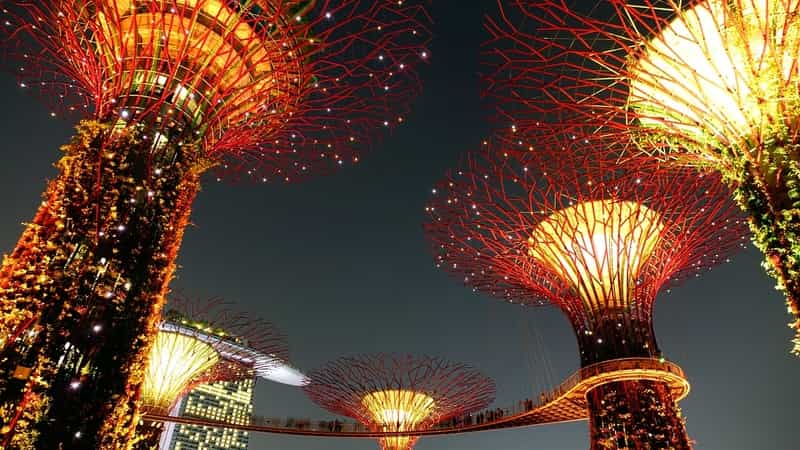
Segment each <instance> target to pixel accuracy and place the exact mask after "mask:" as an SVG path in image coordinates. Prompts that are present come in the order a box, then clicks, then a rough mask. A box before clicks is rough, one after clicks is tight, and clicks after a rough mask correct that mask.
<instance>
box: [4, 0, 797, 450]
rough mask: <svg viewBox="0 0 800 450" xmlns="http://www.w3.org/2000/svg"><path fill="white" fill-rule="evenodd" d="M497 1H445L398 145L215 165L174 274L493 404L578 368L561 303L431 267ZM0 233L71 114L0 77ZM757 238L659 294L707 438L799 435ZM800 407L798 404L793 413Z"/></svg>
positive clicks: (499, 443)
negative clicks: (492, 294) (305, 168)
mask: <svg viewBox="0 0 800 450" xmlns="http://www.w3.org/2000/svg"><path fill="white" fill-rule="evenodd" d="M495 8H496V7H495V4H494V1H493V0H481V1H478V0H469V1H464V0H461V1H456V0H437V1H436V2H434V4H433V6H432V7H431V13H432V15H433V17H434V20H435V22H436V23H435V32H436V39H435V41H434V43H433V45H432V48H431V50H432V58H431V61H430V65H429V67H427V68H425V69H424V70H423V72H422V77H423V81H424V83H425V88H424V93H423V95H422V96H421V97H419V98H418V99H417V100H416V102H415V104H414V112H413V113H412V114H411V115H409V116H408V117H407V119H408V120H407V121H406V124H405V125H404V126H403V127H401V128H400V129H398V130H397V131H396V132H395V133H394V134H393V135H392V136H389V137H388V138H387V139H386V140H385V143H384V144H382V145H380V146H378V148H376V149H374V151H373V152H371V153H370V154H369V155H365V156H364V157H363V158H362V162H361V163H359V165H358V166H356V167H349V168H346V169H344V170H342V171H341V172H340V173H338V174H336V175H332V176H328V177H322V178H317V179H313V180H311V181H309V182H306V183H303V184H296V185H255V186H253V185H247V184H239V185H237V184H224V183H217V182H215V181H212V180H211V179H210V178H209V179H207V180H206V183H205V185H204V189H203V191H202V192H201V193H200V195H199V197H198V199H197V201H196V202H195V208H194V213H193V215H192V219H193V222H194V225H193V226H192V227H191V228H190V229H189V230H188V231H187V233H186V237H185V240H184V243H183V248H182V250H181V256H180V260H179V263H180V266H181V267H180V268H179V270H178V273H177V278H176V279H175V281H174V282H173V285H172V286H173V288H179V289H181V290H183V291H184V292H185V293H186V294H189V295H192V296H197V297H210V296H216V295H219V296H223V297H225V298H227V299H228V300H230V301H232V302H234V303H235V304H236V305H237V307H239V308H241V309H243V310H246V311H250V312H252V314H253V315H254V316H260V317H263V318H265V319H268V320H270V321H272V322H274V323H275V324H276V325H277V326H278V327H279V328H281V329H282V330H283V331H284V332H285V333H286V334H287V335H288V338H289V344H290V349H291V354H292V363H293V364H294V365H295V366H297V367H299V368H301V369H303V370H305V371H310V370H311V369H313V368H315V367H318V366H319V365H321V364H323V363H325V362H326V361H328V360H330V359H335V358H338V357H340V356H343V355H352V354H360V353H371V352H379V351H382V352H405V353H413V354H430V355H437V356H443V357H445V358H448V359H452V360H455V361H463V362H467V363H470V364H472V365H474V366H475V367H476V368H478V369H480V370H481V371H483V372H484V373H486V374H487V375H489V376H491V377H492V378H494V379H495V381H496V383H497V387H498V395H497V401H496V403H495V405H496V406H500V407H504V406H510V405H511V404H512V403H514V402H516V401H517V400H520V399H523V398H526V397H530V398H535V397H536V396H537V395H538V392H540V391H541V390H543V389H544V388H545V387H549V386H555V385H556V384H558V383H559V382H560V380H562V379H564V378H566V377H567V376H568V375H569V374H570V373H572V372H573V371H574V370H575V369H576V368H577V367H578V364H579V362H578V353H577V345H576V343H575V338H574V336H573V335H572V332H571V330H570V327H569V325H568V323H567V321H566V319H564V318H563V317H562V316H561V314H560V313H559V312H558V311H557V310H556V309H554V308H539V309H535V308H525V307H520V306H516V305H510V304H506V303H503V302H501V301H498V300H495V299H493V298H489V297H487V296H484V295H478V294H473V293H472V292H471V291H470V289H468V288H466V287H464V286H462V285H461V283H460V282H459V281H458V280H456V279H454V278H450V277H449V276H448V275H447V274H446V273H445V272H443V271H440V270H437V269H436V268H435V267H434V264H433V259H432V257H431V254H430V253H429V251H428V247H427V244H426V243H425V241H424V239H423V235H422V228H421V223H422V221H423V219H424V216H423V207H424V203H425V201H426V199H427V198H428V195H429V193H430V189H431V187H432V186H433V184H434V183H435V182H436V180H437V179H438V178H439V177H441V176H442V175H443V174H444V172H445V171H446V170H447V169H448V168H450V167H453V166H454V165H455V164H456V163H457V161H458V155H459V153H461V152H464V151H467V150H470V149H473V148H476V147H477V145H478V144H479V142H480V140H481V139H482V138H483V137H485V136H486V135H487V134H488V133H489V132H490V130H491V127H490V125H489V121H488V120H487V116H488V114H487V108H486V105H482V104H481V100H480V96H479V92H480V81H479V72H480V70H481V68H480V65H479V53H478V50H479V45H480V43H481V42H482V41H483V40H484V38H485V35H484V32H483V29H482V16H483V14H485V13H492V12H494V11H495ZM0 94H1V95H2V98H3V105H4V108H2V112H1V113H0V114H2V120H0V133H2V136H4V138H5V139H4V142H3V151H2V154H1V155H0V187H2V188H1V189H0V203H1V204H2V205H4V208H3V214H2V215H1V216H0V217H1V218H2V220H0V248H1V249H2V250H3V252H8V251H10V250H11V249H12V248H13V246H14V244H15V243H16V240H17V238H18V237H19V235H20V233H21V231H22V229H23V227H22V225H21V223H22V222H25V221H28V220H30V219H31V218H32V217H33V214H34V212H35V210H36V208H37V206H38V204H39V202H40V194H41V192H42V191H43V190H44V188H45V183H46V180H47V179H48V178H52V177H53V176H54V175H55V173H56V171H55V169H54V168H53V165H52V164H53V163H54V162H55V161H56V160H57V158H58V157H59V152H58V147H59V145H61V144H62V143H64V142H66V140H67V139H68V137H69V135H70V134H71V132H72V124H71V123H68V122H65V121H62V120H59V119H52V118H50V117H49V114H48V111H47V110H46V109H44V107H42V106H40V104H39V103H38V102H37V101H36V100H35V99H34V98H31V97H29V96H28V95H26V94H25V93H23V92H22V91H21V90H20V89H19V88H17V87H16V84H15V83H14V81H13V80H12V79H11V78H10V77H8V76H3V77H2V78H0ZM759 258H760V255H759V254H758V252H757V251H756V250H754V249H753V248H752V247H751V248H749V249H748V250H747V251H745V252H743V253H740V254H738V255H737V256H736V257H735V258H734V260H733V262H732V263H730V264H726V265H724V266H722V267H718V268H715V269H714V270H713V271H711V272H710V273H708V274H706V275H704V276H703V277H702V278H700V279H696V280H691V281H689V282H688V283H685V284H684V285H682V286H681V287H680V288H677V289H674V290H673V291H672V293H671V294H668V295H662V296H661V297H660V298H659V300H658V301H657V302H656V317H655V321H656V333H657V337H658V340H659V343H660V345H661V347H662V350H663V351H664V353H665V355H666V356H667V357H668V358H669V359H671V360H673V361H675V362H677V363H678V364H680V365H681V366H682V367H683V368H684V370H685V371H686V373H687V376H688V377H689V380H690V382H691V383H692V392H691V394H690V396H689V397H688V399H686V400H685V401H683V402H682V403H681V407H682V409H683V412H684V414H685V415H686V416H687V419H688V424H687V427H688V431H689V434H690V436H691V437H692V438H693V439H695V440H696V441H697V446H696V448H698V449H708V450H717V449H719V450H723V449H724V450H751V449H776V450H790V449H797V448H798V447H799V446H800V444H797V443H796V442H795V443H794V444H792V442H793V440H792V438H796V435H797V431H796V429H795V427H796V426H797V422H796V417H797V411H798V410H797V405H798V403H800V389H798V387H797V385H796V382H797V380H800V359H798V358H794V357H792V356H790V355H789V352H788V350H789V348H790V346H789V339H790V337H791V335H792V333H791V330H790V329H789V328H788V327H786V325H785V324H786V323H787V322H788V321H789V316H788V315H787V314H786V313H785V307H784V305H783V299H782V296H781V295H780V294H779V293H778V292H776V291H775V290H774V289H773V283H772V281H771V280H770V279H769V278H768V277H767V276H766V275H765V274H764V273H763V271H762V270H761V268H760V266H759ZM255 410H256V414H258V415H262V416H273V417H288V416H291V417H310V418H314V419H325V418H328V417H331V416H330V415H329V414H327V413H326V412H324V411H321V410H320V409H319V408H317V407H316V406H315V405H314V404H313V403H311V402H310V401H309V400H307V399H306V398H305V397H304V395H303V393H302V391H300V390H297V389H296V388H290V387H286V386H281V385H276V384H272V383H269V382H263V381H262V382H259V384H258V387H257V392H256V408H255ZM793 419H794V420H793ZM587 429H588V425H587V423H586V422H578V423H573V424H562V425H549V426H544V427H535V428H523V429H516V430H504V431H495V432H484V433H475V434H464V435H456V436H452V437H436V438H423V439H422V440H420V442H419V443H418V444H417V447H416V448H417V449H419V450H439V449H463V450H478V449H505V450H514V449H526V450H529V449H547V450H558V449H583V448H587V447H588V433H587ZM250 448H251V449H252V450H260V449H282V450H315V449H330V450H339V449H342V450H344V449H347V450H359V449H376V448H377V444H376V442H375V441H373V440H370V439H363V440H334V439H326V438H301V437H283V436H275V435H252V437H251V444H250Z"/></svg>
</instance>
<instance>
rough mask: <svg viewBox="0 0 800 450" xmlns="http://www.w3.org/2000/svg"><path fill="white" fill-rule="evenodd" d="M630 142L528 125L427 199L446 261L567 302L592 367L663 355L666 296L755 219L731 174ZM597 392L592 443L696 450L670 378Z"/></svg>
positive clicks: (479, 282) (431, 233) (501, 292)
mask: <svg viewBox="0 0 800 450" xmlns="http://www.w3.org/2000/svg"><path fill="white" fill-rule="evenodd" d="M628 145H630V144H627V143H626V141H625V138H624V136H619V135H599V134H595V135H593V134H588V133H583V132H582V131H581V130H580V129H574V130H569V129H566V130H562V131H560V132H556V133H545V132H541V133H539V134H535V135H534V133H533V132H532V131H530V132H529V131H527V130H518V131H517V132H516V133H514V134H510V135H509V136H508V139H506V140H503V141H501V140H498V141H496V142H494V143H493V144H492V145H487V148H485V149H483V150H482V151H480V152H476V153H471V154H468V156H467V157H466V158H465V161H464V163H463V164H462V165H461V166H460V167H459V168H458V169H456V170H453V171H451V172H450V173H449V174H448V176H447V177H446V178H445V179H444V180H442V181H441V182H440V183H438V184H437V185H436V188H435V189H434V191H433V193H434V196H433V198H432V200H431V201H430V202H429V203H428V205H427V207H426V211H427V214H428V220H427V222H426V224H425V231H426V235H427V237H428V239H429V240H430V242H431V247H432V250H433V252H434V255H435V259H436V263H437V266H439V267H441V268H443V269H444V270H447V271H449V272H451V273H453V274H455V275H457V276H458V277H459V278H461V279H462V280H463V281H464V283H465V284H467V285H468V286H472V287H473V288H474V289H476V290H479V291H482V292H485V293H488V294H490V295H492V296H495V297H498V298H501V299H503V300H507V301H510V302H518V303H523V304H526V305H534V306H535V305H544V304H548V303H552V304H555V305H557V306H558V307H559V308H560V309H561V310H562V311H563V312H564V313H565V314H566V315H567V317H568V318H569V320H570V322H571V323H572V326H573V328H574V331H575V334H576V337H577V339H578V346H579V350H580V357H581V364H582V365H583V366H588V365H591V364H596V363H600V362H603V361H608V360H613V359H619V358H629V357H645V358H647V357H654V358H657V357H660V356H661V355H660V351H659V349H658V345H657V342H656V339H655V334H654V332H653V318H652V313H653V303H654V301H655V298H656V294H657V293H658V292H659V291H660V290H662V289H663V288H664V286H667V285H670V284H673V283H675V282H677V281H679V280H680V279H682V278H685V277H687V276H692V275H699V274H700V273H701V272H702V271H704V270H707V269H708V268H710V267H711V266H713V265H715V264H717V263H720V262H723V261H725V260H726V258H727V256H728V255H729V254H730V253H731V252H732V251H734V250H735V249H736V248H737V247H739V246H740V245H741V244H742V242H743V239H744V234H745V226H744V224H743V221H742V220H740V217H739V215H738V213H737V209H736V207H735V205H734V204H733V203H732V202H730V201H729V200H728V197H729V192H728V190H727V189H726V187H725V186H724V185H723V184H722V183H721V181H720V179H719V177H717V176H715V175H701V174H696V173H691V172H689V171H681V170H674V169H665V168H657V167H656V166H655V165H654V164H649V163H648V162H647V160H646V159H643V158H642V159H628V160H621V158H620V157H621V155H624V154H626V153H627V146H628ZM612 398H616V399H623V398H625V399H627V400H626V401H624V402H622V401H621V400H620V402H617V401H614V403H613V404H612V403H609V402H610V401H611V399H612ZM588 399H589V403H590V417H591V423H592V445H593V447H592V448H605V447H602V445H607V444H608V443H610V442H616V445H619V446H621V447H623V446H624V447H629V446H633V443H636V446H637V447H638V446H639V445H655V446H658V445H663V444H666V443H669V445H673V446H674V447H675V448H688V441H687V438H686V434H685V431H684V428H683V422H682V420H681V419H680V417H679V413H678V410H677V406H676V405H675V404H674V401H673V400H672V397H671V395H670V394H669V390H668V389H667V387H666V385H665V384H664V383H651V382H649V381H644V380H642V381H626V382H616V381H615V382H610V383H608V384H605V385H603V386H601V387H599V388H596V389H595V390H593V391H591V392H590V393H589V395H588ZM607 401H608V402H607ZM612 407H613V408H612ZM609 408H610V409H609ZM659 418H661V419H659ZM631 425H635V427H634V428H631ZM621 430H627V431H625V433H623V434H624V436H623V434H620V433H622V431H621ZM654 436H655V437H654ZM603 443H605V444H603ZM658 448H660V447H658Z"/></svg>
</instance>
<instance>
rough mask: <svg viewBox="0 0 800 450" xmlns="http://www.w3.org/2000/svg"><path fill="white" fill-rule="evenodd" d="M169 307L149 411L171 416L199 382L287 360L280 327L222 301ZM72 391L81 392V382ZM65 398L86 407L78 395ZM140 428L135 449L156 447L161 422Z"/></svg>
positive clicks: (157, 343)
mask: <svg viewBox="0 0 800 450" xmlns="http://www.w3.org/2000/svg"><path fill="white" fill-rule="evenodd" d="M166 308H167V311H166V312H165V313H164V314H163V316H162V320H161V322H160V323H159V326H158V334H157V335H156V338H155V340H154V342H153V346H152V347H151V349H150V355H149V361H148V364H147V369H146V373H145V378H144V382H143V384H142V394H141V399H142V402H143V403H144V408H143V410H144V411H145V412H155V413H159V414H169V412H170V410H171V409H172V408H173V406H175V403H176V402H177V401H178V400H179V399H180V398H181V397H182V396H183V395H184V394H186V393H187V392H188V391H189V390H191V389H193V388H194V387H196V386H197V385H199V384H202V383H215V382H220V381H237V380H246V379H254V378H256V377H264V376H267V375H269V374H270V372H271V371H272V370H273V369H276V368H278V367H280V366H282V365H283V364H284V363H285V362H286V361H288V356H289V351H288V348H287V345H286V339H285V338H284V336H283V335H281V334H280V332H279V331H278V330H277V329H276V328H275V326H273V325H272V324H271V323H269V322H266V321H263V320H260V319H257V318H252V317H249V315H245V314H242V313H237V312H234V310H233V309H231V308H230V307H229V305H228V304H227V303H226V302H224V301H222V299H220V298H211V299H208V300H197V299H191V298H187V297H176V296H171V298H170V301H169V302H168V304H167V307H166ZM99 331H101V330H98V332H99ZM69 357H72V358H74V356H73V355H72V354H69ZM77 376H78V374H76V377H77ZM71 387H73V388H74V389H73V390H76V391H77V390H79V389H80V379H79V378H75V379H74V381H73V382H72V384H71ZM59 399H61V398H59ZM66 400H67V401H71V402H75V404H78V405H81V402H80V398H79V397H78V396H77V395H76V396H74V397H73V398H67V399H66ZM138 424H139V425H138V426H137V428H136V433H135V434H136V436H135V437H134V439H133V440H132V442H133V446H134V448H137V449H152V448H157V447H158V443H159V436H160V434H161V431H162V423H160V422H155V423H154V422H147V421H139V422H138Z"/></svg>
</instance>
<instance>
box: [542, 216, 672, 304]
mask: <svg viewBox="0 0 800 450" xmlns="http://www.w3.org/2000/svg"><path fill="white" fill-rule="evenodd" d="M663 228H664V225H663V224H662V223H661V220H660V217H659V215H658V213H656V212H655V211H653V210H651V209H649V208H647V207H646V206H644V205H640V204H638V203H635V202H629V201H614V200H599V201H591V202H582V203H578V204H576V205H573V206H570V207H568V208H565V209H562V210H559V211H556V212H554V213H553V214H551V215H550V216H549V217H548V218H546V219H544V220H543V221H542V222H540V223H539V224H538V225H537V226H536V228H535V229H534V230H533V232H532V233H531V236H530V237H529V238H528V254H529V255H530V256H531V257H532V258H535V259H536V260H538V261H540V262H541V263H542V264H544V265H545V266H546V267H549V268H550V270H552V271H553V272H555V273H556V274H558V275H559V276H561V277H562V278H563V279H564V280H565V281H566V282H567V283H569V285H570V286H572V288H573V289H574V290H575V291H576V293H577V294H578V296H579V297H580V298H581V299H582V300H583V301H584V303H585V304H586V306H587V307H588V308H590V309H591V310H592V311H597V310H601V309H603V308H607V307H612V306H617V307H624V306H627V305H628V304H629V302H630V301H631V300H632V299H631V293H632V290H633V289H634V288H635V284H636V279H637V277H638V275H639V271H640V270H641V268H642V267H643V266H644V264H645V263H646V261H647V259H648V257H649V256H650V254H651V253H652V252H653V250H654V249H655V248H656V245H657V244H658V241H659V237H660V235H661V232H662V230H663Z"/></svg>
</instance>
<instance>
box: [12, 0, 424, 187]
mask: <svg viewBox="0 0 800 450" xmlns="http://www.w3.org/2000/svg"><path fill="white" fill-rule="evenodd" d="M3 6H4V9H3V12H2V16H3V17H2V18H3V22H4V23H5V25H4V27H2V35H0V39H2V40H3V44H4V45H3V48H4V51H5V53H4V55H3V56H4V59H5V61H6V64H8V65H10V66H11V67H13V68H14V70H15V72H16V73H17V75H18V78H19V84H20V86H21V87H23V88H28V87H36V88H38V89H40V90H42V92H43V94H44V95H43V97H44V98H45V100H48V101H49V102H50V103H51V106H52V108H53V109H52V111H53V115H56V114H59V113H64V112H66V113H73V112H74V113H77V114H78V115H79V116H81V117H85V116H93V117H96V118H100V119H101V120H104V121H107V120H113V121H116V122H118V123H119V125H120V126H123V125H125V124H128V123H137V122H138V123H145V124H146V125H147V128H148V130H149V136H148V137H149V138H150V139H152V142H154V143H155V144H156V145H159V143H160V144H161V145H165V144H166V142H170V141H175V142H200V143H201V146H202V148H203V152H204V155H205V156H206V157H207V158H209V159H210V160H211V161H212V162H213V163H217V164H219V172H220V173H222V174H231V175H233V174H239V173H244V174H246V175H247V176H248V177H249V178H253V179H255V180H258V181H262V180H263V181H272V180H281V181H282V180H286V181H291V180H294V179H296V178H301V177H304V176H307V175H308V174H309V173H311V171H312V169H314V170H315V171H325V170H327V169H329V168H332V167H334V166H339V165H341V164H343V163H353V162H357V161H358V152H359V150H363V149H364V148H365V146H367V145H369V143H370V142H371V138H372V136H373V135H374V134H375V132H376V131H377V130H378V129H385V128H390V127H393V126H395V125H397V124H399V123H401V122H402V121H403V117H404V114H405V113H406V112H407V105H408V102H409V100H410V99H411V98H412V97H413V96H414V95H415V94H417V93H418V92H419V83H418V81H419V80H418V78H417V71H416V70H417V68H418V67H419V66H420V65H421V64H422V63H423V61H424V60H425V59H426V58H427V56H428V52H427V50H426V45H427V43H428V41H429V39H430V36H429V31H428V29H427V27H428V25H429V23H430V19H429V17H428V16H427V14H426V12H425V10H424V9H423V8H422V7H421V6H420V5H417V4H414V2H397V1H388V0H381V1H376V2H367V1H362V0H346V1H335V2H334V1H330V0H237V1H227V2H225V1H219V0H169V1H131V0H113V1H102V2H100V1H84V0H49V1H45V2H29V1H9V2H5V3H4V4H3Z"/></svg>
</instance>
